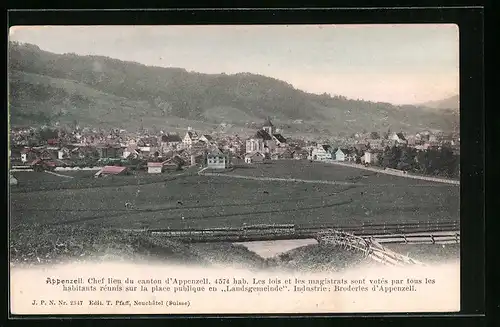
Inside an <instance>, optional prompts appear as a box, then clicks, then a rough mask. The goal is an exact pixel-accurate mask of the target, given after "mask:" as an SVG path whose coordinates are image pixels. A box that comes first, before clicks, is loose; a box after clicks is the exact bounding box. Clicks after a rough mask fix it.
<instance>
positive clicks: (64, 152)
mask: <svg viewBox="0 0 500 327" xmlns="http://www.w3.org/2000/svg"><path fill="white" fill-rule="evenodd" d="M69 156H70V150H69V149H68V148H67V147H62V148H60V149H59V150H58V151H57V159H60V160H63V159H68V158H69Z"/></svg>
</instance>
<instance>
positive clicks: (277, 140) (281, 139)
mask: <svg viewBox="0 0 500 327" xmlns="http://www.w3.org/2000/svg"><path fill="white" fill-rule="evenodd" d="M272 136H273V140H274V142H275V143H276V145H277V146H279V147H282V146H286V139H285V138H284V137H283V135H281V134H272Z"/></svg>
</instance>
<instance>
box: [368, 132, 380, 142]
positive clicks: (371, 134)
mask: <svg viewBox="0 0 500 327" xmlns="http://www.w3.org/2000/svg"><path fill="white" fill-rule="evenodd" d="M370 137H371V138H372V139H374V140H378V139H380V135H379V133H378V132H371V133H370Z"/></svg>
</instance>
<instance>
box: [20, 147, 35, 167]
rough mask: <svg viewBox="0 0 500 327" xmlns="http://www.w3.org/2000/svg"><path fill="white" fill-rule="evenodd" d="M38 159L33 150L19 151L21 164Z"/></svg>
mask: <svg viewBox="0 0 500 327" xmlns="http://www.w3.org/2000/svg"><path fill="white" fill-rule="evenodd" d="M36 158H38V153H37V152H36V151H35V150H34V149H33V148H24V149H23V150H21V161H22V162H23V163H26V162H31V161H33V160H35V159H36Z"/></svg>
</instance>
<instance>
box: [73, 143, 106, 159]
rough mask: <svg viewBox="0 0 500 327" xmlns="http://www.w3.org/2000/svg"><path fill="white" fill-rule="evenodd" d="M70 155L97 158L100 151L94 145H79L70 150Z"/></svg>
mask: <svg viewBox="0 0 500 327" xmlns="http://www.w3.org/2000/svg"><path fill="white" fill-rule="evenodd" d="M70 157H71V158H72V159H85V158H92V159H96V158H98V157H99V153H98V152H97V150H96V149H95V148H94V147H91V146H78V147H76V148H74V149H73V150H71V151H70Z"/></svg>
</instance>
